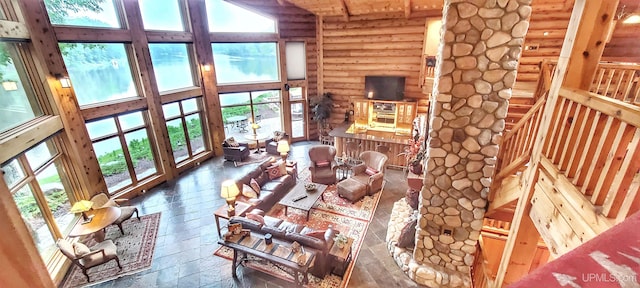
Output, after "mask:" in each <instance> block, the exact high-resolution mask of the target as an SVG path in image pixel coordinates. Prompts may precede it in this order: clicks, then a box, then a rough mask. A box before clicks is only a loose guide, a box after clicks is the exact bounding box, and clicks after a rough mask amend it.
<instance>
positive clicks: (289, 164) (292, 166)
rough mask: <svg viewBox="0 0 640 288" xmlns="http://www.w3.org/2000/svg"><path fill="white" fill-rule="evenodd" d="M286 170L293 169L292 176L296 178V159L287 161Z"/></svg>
mask: <svg viewBox="0 0 640 288" xmlns="http://www.w3.org/2000/svg"><path fill="white" fill-rule="evenodd" d="M286 163H287V168H289V169H287V172H289V170H291V171H293V173H294V175H293V176H294V177H296V179H298V162H297V161H287V162H286Z"/></svg>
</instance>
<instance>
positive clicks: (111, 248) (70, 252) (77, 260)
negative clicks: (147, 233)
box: [56, 239, 122, 282]
mask: <svg viewBox="0 0 640 288" xmlns="http://www.w3.org/2000/svg"><path fill="white" fill-rule="evenodd" d="M56 245H57V246H58V248H59V249H60V251H61V252H62V254H64V256H66V257H67V258H69V260H71V262H73V264H75V265H77V266H78V267H80V269H82V274H84V276H85V277H87V282H91V280H90V279H89V274H87V269H89V268H91V267H95V266H98V265H102V264H105V263H107V262H109V261H111V260H116V263H117V264H118V267H119V268H120V269H122V266H121V265H120V259H119V258H118V253H117V250H118V247H116V245H115V244H113V241H111V240H105V241H102V242H100V243H98V244H96V245H94V246H93V247H91V248H87V247H86V246H84V244H81V246H80V245H78V244H77V243H76V245H78V246H80V247H83V248H82V249H79V248H78V247H76V248H75V249H74V246H73V245H71V243H69V241H67V240H65V239H58V242H56ZM82 250H85V251H82Z"/></svg>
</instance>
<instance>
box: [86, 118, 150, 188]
mask: <svg viewBox="0 0 640 288" xmlns="http://www.w3.org/2000/svg"><path fill="white" fill-rule="evenodd" d="M146 117H147V116H146V111H144V112H133V113H129V114H122V115H117V116H114V117H110V118H107V119H102V120H98V121H92V122H88V123H87V124H86V126H87V131H88V132H89V136H90V137H91V141H92V142H93V149H94V150H95V152H96V156H97V157H98V164H99V165H100V170H102V175H103V177H104V181H105V183H106V184H107V189H108V190H109V191H108V192H109V193H110V194H113V193H116V192H118V191H120V190H122V189H124V188H126V187H129V186H131V185H133V186H135V185H136V184H137V183H138V182H140V181H141V180H144V179H145V178H148V177H150V176H152V175H155V174H156V173H157V169H156V161H155V156H154V155H155V154H154V152H153V149H152V146H151V143H150V142H149V131H148V125H147V123H148V121H146V119H145V118H146Z"/></svg>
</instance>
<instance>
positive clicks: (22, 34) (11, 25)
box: [0, 20, 29, 40]
mask: <svg viewBox="0 0 640 288" xmlns="http://www.w3.org/2000/svg"><path fill="white" fill-rule="evenodd" d="M28 38H29V29H27V25H25V24H24V23H20V22H13V21H7V20H0V39H10V40H11V39H28Z"/></svg>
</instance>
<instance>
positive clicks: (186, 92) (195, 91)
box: [160, 87, 202, 104]
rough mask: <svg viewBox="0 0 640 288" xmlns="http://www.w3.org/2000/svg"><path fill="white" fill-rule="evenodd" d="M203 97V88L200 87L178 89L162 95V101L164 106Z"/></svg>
mask: <svg viewBox="0 0 640 288" xmlns="http://www.w3.org/2000/svg"><path fill="white" fill-rule="evenodd" d="M201 95H202V88H200V87H189V88H182V89H176V90H171V91H166V92H161V93H160V100H161V101H162V104H166V103H171V102H176V101H179V100H183V99H189V98H193V97H198V96H201Z"/></svg>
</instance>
